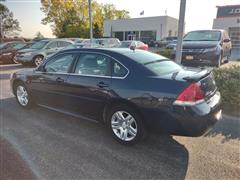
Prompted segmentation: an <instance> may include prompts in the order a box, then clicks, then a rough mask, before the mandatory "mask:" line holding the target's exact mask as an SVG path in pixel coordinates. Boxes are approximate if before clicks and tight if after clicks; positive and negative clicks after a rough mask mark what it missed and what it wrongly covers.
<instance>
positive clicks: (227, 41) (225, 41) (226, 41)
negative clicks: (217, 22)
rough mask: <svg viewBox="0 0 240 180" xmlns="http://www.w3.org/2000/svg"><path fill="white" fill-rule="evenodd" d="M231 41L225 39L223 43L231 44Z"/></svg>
mask: <svg viewBox="0 0 240 180" xmlns="http://www.w3.org/2000/svg"><path fill="white" fill-rule="evenodd" d="M230 41H231V40H230V39H224V40H223V42H224V43H229V42H230Z"/></svg>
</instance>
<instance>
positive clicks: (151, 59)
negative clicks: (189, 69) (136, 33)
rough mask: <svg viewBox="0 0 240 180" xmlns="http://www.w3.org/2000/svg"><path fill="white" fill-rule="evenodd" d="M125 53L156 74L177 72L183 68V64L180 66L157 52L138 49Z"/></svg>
mask: <svg viewBox="0 0 240 180" xmlns="http://www.w3.org/2000/svg"><path fill="white" fill-rule="evenodd" d="M125 55H126V56H128V57H129V58H131V59H132V60H134V61H136V62H138V63H141V64H143V65H144V66H145V67H146V68H147V69H148V70H150V71H151V72H152V73H153V74H155V75H156V76H159V75H163V74H168V73H172V72H177V71H179V70H180V69H181V66H179V65H178V64H176V63H175V62H173V61H172V60H170V59H167V58H166V57H164V56H160V55H158V54H155V53H151V52H146V51H141V50H140V51H137V50H136V51H135V52H134V51H131V52H130V53H127V54H125Z"/></svg>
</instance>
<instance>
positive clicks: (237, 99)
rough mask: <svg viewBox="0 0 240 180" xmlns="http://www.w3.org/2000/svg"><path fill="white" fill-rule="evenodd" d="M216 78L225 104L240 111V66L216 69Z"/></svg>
mask: <svg viewBox="0 0 240 180" xmlns="http://www.w3.org/2000/svg"><path fill="white" fill-rule="evenodd" d="M214 76H215V80H216V84H217V87H218V88H219V91H220V93H221V95H222V102H223V104H224V105H228V106H231V107H233V108H234V109H240V66H237V65H233V66H230V67H227V68H219V69H215V70H214Z"/></svg>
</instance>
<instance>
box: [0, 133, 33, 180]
mask: <svg viewBox="0 0 240 180" xmlns="http://www.w3.org/2000/svg"><path fill="white" fill-rule="evenodd" d="M0 153H1V156H0V179H2V180H4V179H28V180H31V179H36V177H35V176H34V174H33V173H32V171H31V170H30V169H29V167H28V166H27V164H26V163H25V161H23V159H22V158H21V157H20V156H19V154H18V153H17V152H16V150H15V149H14V148H13V146H12V145H11V144H9V143H8V142H7V141H6V140H5V139H3V138H1V137H0Z"/></svg>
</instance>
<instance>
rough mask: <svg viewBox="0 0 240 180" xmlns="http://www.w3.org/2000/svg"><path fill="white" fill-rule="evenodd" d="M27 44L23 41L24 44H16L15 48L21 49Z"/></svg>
mask: <svg viewBox="0 0 240 180" xmlns="http://www.w3.org/2000/svg"><path fill="white" fill-rule="evenodd" d="M25 46H26V44H24V43H22V44H16V45H15V46H13V49H21V48H23V47H25Z"/></svg>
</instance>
